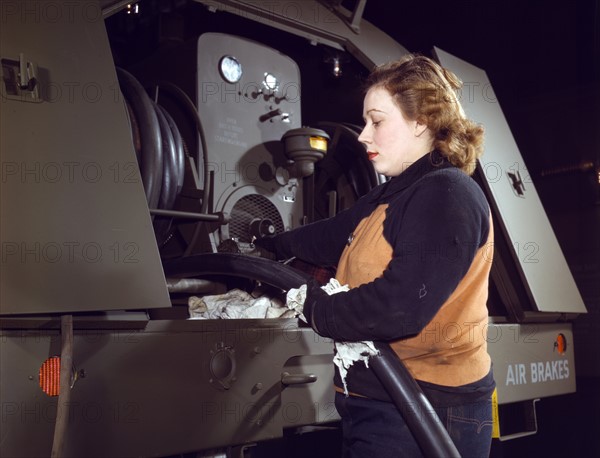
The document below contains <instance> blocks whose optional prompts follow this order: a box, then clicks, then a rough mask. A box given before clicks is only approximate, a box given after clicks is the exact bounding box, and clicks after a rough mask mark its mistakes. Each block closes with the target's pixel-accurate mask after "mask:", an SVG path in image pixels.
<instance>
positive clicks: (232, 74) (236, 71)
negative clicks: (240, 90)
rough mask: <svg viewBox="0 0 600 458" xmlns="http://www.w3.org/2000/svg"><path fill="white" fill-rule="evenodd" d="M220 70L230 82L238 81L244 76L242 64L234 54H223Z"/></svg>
mask: <svg viewBox="0 0 600 458" xmlns="http://www.w3.org/2000/svg"><path fill="white" fill-rule="evenodd" d="M219 72H220V73H221V76H222V77H223V79H224V80H225V81H227V82H228V83H232V84H234V83H237V82H238V81H239V80H240V79H241V78H242V64H240V63H239V61H238V60H237V59H236V58H235V57H233V56H223V57H221V60H220V61H219Z"/></svg>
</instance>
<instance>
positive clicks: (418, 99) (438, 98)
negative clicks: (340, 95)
mask: <svg viewBox="0 0 600 458" xmlns="http://www.w3.org/2000/svg"><path fill="white" fill-rule="evenodd" d="M373 87H383V88H384V89H386V90H387V91H388V92H389V93H390V95H392V97H393V98H394V100H395V102H396V103H397V104H398V106H399V108H400V110H401V111H402V113H403V114H404V116H405V117H406V118H407V119H409V120H412V121H415V120H417V121H419V122H421V123H423V124H425V125H426V126H427V127H428V128H429V130H430V131H431V133H432V136H433V147H434V148H435V149H436V150H437V151H439V152H440V153H441V154H442V155H443V156H444V157H446V158H448V160H449V161H450V162H451V163H452V164H453V165H455V166H456V167H458V168H460V169H461V170H463V171H464V172H465V173H467V174H469V175H472V174H473V172H474V171H475V166H476V164H477V159H478V158H479V157H480V156H481V155H482V154H483V127H482V126H481V125H479V124H476V123H475V122H473V121H471V120H469V119H467V118H466V116H465V114H464V111H463V109H462V106H461V105H460V102H459V100H458V96H457V93H458V91H459V90H460V88H461V87H462V82H461V81H460V79H459V78H458V77H457V76H456V75H455V74H454V73H452V72H451V71H449V70H447V69H445V68H443V67H441V66H440V65H439V64H437V63H436V62H435V61H434V60H432V59H430V58H428V57H425V56H420V55H414V54H409V55H406V56H404V57H403V58H401V59H400V60H398V61H394V62H390V63H387V64H384V65H381V66H378V67H376V68H375V69H374V70H373V71H372V72H371V74H370V75H369V77H368V78H367V80H366V90H369V89H371V88H373ZM365 92H366V91H365Z"/></svg>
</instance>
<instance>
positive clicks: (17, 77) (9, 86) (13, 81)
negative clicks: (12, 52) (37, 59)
mask: <svg viewBox="0 0 600 458" xmlns="http://www.w3.org/2000/svg"><path fill="white" fill-rule="evenodd" d="M37 73H38V69H37V65H36V64H34V63H33V62H30V61H28V60H27V59H26V58H25V54H24V53H20V54H19V60H13V59H2V82H3V85H2V96H3V97H4V98H8V99H13V100H20V101H22V102H41V101H42V99H41V97H40V85H39V81H38V77H37Z"/></svg>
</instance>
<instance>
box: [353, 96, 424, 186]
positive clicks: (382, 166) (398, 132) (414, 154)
mask: <svg viewBox="0 0 600 458" xmlns="http://www.w3.org/2000/svg"><path fill="white" fill-rule="evenodd" d="M363 118H364V120H365V127H364V129H363V131H362V132H361V134H360V136H359V137H358V141H359V142H361V143H362V144H363V145H365V147H366V148H367V154H368V156H369V160H370V161H371V162H372V163H373V166H374V168H375V170H376V171H377V173H381V174H382V175H385V176H389V177H394V176H398V175H400V174H401V173H402V172H403V171H404V170H405V169H406V168H407V167H408V166H409V165H411V164H412V163H413V162H415V161H417V160H418V159H420V158H421V157H423V156H424V155H425V154H427V153H428V152H429V151H431V148H432V140H431V135H430V132H429V130H428V129H427V126H425V125H424V124H420V123H418V122H417V121H409V120H407V119H405V117H404V115H403V114H402V111H401V110H400V108H399V107H398V105H396V103H395V102H394V99H393V98H392V96H391V95H390V93H389V92H388V91H387V90H386V89H384V88H382V87H373V88H371V89H369V91H368V92H367V95H366V96H365V100H364V108H363Z"/></svg>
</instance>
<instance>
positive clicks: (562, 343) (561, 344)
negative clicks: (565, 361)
mask: <svg viewBox="0 0 600 458" xmlns="http://www.w3.org/2000/svg"><path fill="white" fill-rule="evenodd" d="M554 349H555V350H556V351H558V353H559V354H560V355H562V354H564V353H565V352H566V351H567V338H566V337H565V335H564V334H563V333H560V334H559V335H557V336H556V340H555V341H554Z"/></svg>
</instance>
